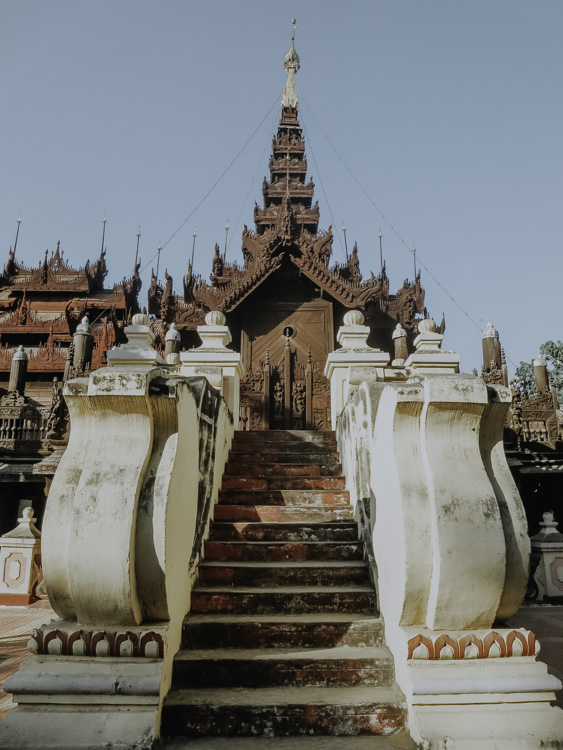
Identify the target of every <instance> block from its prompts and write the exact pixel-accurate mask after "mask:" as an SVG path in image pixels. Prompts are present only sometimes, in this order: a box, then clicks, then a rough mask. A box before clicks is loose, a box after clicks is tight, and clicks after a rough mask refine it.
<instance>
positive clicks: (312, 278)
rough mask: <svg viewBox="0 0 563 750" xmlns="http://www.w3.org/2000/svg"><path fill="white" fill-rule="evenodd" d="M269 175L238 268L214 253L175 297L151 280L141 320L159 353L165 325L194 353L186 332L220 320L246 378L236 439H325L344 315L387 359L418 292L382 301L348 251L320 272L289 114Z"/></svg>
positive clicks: (420, 298) (314, 213) (300, 147)
mask: <svg viewBox="0 0 563 750" xmlns="http://www.w3.org/2000/svg"><path fill="white" fill-rule="evenodd" d="M269 169H270V178H269V180H266V179H265V180H264V182H263V186H262V195H263V206H262V207H260V206H258V205H256V206H255V209H254V224H255V229H254V231H252V230H250V229H248V227H246V226H245V227H244V231H243V233H242V254H243V258H244V264H243V265H242V266H239V265H238V264H237V263H236V262H235V263H226V262H225V258H224V257H223V255H222V254H221V252H220V249H219V246H218V245H216V246H215V254H214V257H213V260H212V273H211V276H210V279H209V282H207V281H205V280H204V279H202V278H201V277H200V276H196V275H194V274H193V272H192V268H191V267H188V272H187V274H186V276H185V277H184V280H183V281H184V295H183V296H181V297H180V296H175V295H174V294H173V293H172V288H173V285H172V278H171V277H170V276H169V275H168V274H166V283H165V285H164V286H162V285H161V284H160V283H159V281H158V279H157V278H156V276H155V275H154V274H153V276H152V282H151V286H150V289H149V313H151V314H153V315H154V316H155V317H156V318H157V319H156V321H155V322H154V324H153V330H154V332H155V334H156V343H157V346H159V347H160V348H161V349H164V336H165V334H166V331H167V329H168V327H169V325H170V323H172V322H175V323H176V326H177V328H178V330H179V331H180V334H181V336H182V343H183V346H184V347H186V348H191V347H192V346H197V345H198V343H199V341H198V338H197V334H196V328H197V326H198V325H202V324H203V323H204V317H205V314H206V313H207V312H208V311H210V310H221V311H222V312H224V313H225V315H226V317H227V324H228V325H229V327H230V329H231V333H232V336H233V343H232V346H233V348H234V349H236V350H239V351H241V353H242V358H243V363H244V367H245V370H246V375H245V378H244V380H243V382H242V391H241V419H242V424H243V426H244V427H245V429H276V428H280V429H281V428H286V429H287V428H294V429H299V428H315V429H328V425H329V422H330V420H329V413H330V393H329V390H330V389H329V384H328V382H327V380H326V379H325V378H324V375H323V372H324V366H325V363H326V358H327V355H328V354H329V353H330V352H331V351H333V350H334V349H335V347H336V333H337V330H338V328H339V326H340V325H341V324H342V319H343V316H344V314H345V312H346V310H348V309H350V308H352V309H360V310H362V311H363V313H364V315H365V319H366V325H368V326H369V327H370V328H371V335H370V338H369V341H368V343H369V344H370V345H371V346H375V347H379V348H381V349H385V350H386V351H390V352H391V351H392V331H393V329H394V327H395V326H396V324H397V323H401V324H402V325H403V327H404V328H405V329H406V331H407V333H408V334H409V338H410V339H411V340H412V338H413V337H414V333H415V319H416V315H417V314H418V315H421V314H424V312H425V308H424V289H423V287H422V285H421V283H420V275H417V277H416V279H415V280H414V281H413V282H411V281H408V280H406V281H405V282H404V284H403V286H402V288H401V289H400V290H399V291H398V292H397V294H394V295H391V294H389V279H388V277H387V274H386V272H385V266H383V268H382V269H381V272H380V274H379V275H378V276H374V275H373V274H372V275H371V276H370V278H368V279H363V278H362V274H361V272H360V267H359V261H358V253H357V247H354V249H353V251H352V253H351V255H350V257H349V259H348V261H347V262H346V263H344V264H334V265H332V266H330V259H331V255H332V242H333V235H332V228H331V227H329V228H328V230H327V231H322V230H319V229H318V222H319V206H318V203H316V202H315V203H314V202H313V199H314V184H313V181H312V180H311V179H309V180H307V160H306V156H305V142H304V139H303V134H302V130H301V127H300V124H299V120H298V116H297V108H296V107H291V106H284V107H282V115H281V119H280V122H279V127H278V131H277V134H276V136H275V137H274V139H273V143H272V155H271V157H270V161H269ZM443 327H444V323H442V329H443Z"/></svg>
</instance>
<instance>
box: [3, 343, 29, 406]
mask: <svg viewBox="0 0 563 750" xmlns="http://www.w3.org/2000/svg"><path fill="white" fill-rule="evenodd" d="M27 361H28V358H27V354H26V353H25V350H24V348H23V346H21V345H20V346H19V347H18V350H17V352H15V354H14V356H13V357H12V366H11V368H10V380H9V383H8V391H9V392H12V391H17V392H18V393H20V394H21V395H22V396H23V394H24V392H25V378H26V375H27Z"/></svg>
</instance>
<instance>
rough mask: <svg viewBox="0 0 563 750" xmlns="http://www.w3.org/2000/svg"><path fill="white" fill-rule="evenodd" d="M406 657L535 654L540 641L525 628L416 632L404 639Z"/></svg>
mask: <svg viewBox="0 0 563 750" xmlns="http://www.w3.org/2000/svg"><path fill="white" fill-rule="evenodd" d="M407 647H408V656H407V659H426V660H429V659H431V660H432V659H495V658H507V657H511V656H536V655H537V654H539V652H540V644H539V642H538V641H537V640H536V636H535V635H534V634H533V633H532V632H530V631H529V630H523V629H520V630H500V629H499V630H490V631H488V632H487V631H475V632H473V633H472V632H465V633H457V634H456V633H438V632H437V633H431V632H427V633H426V634H425V635H423V634H421V633H418V634H417V635H414V636H413V637H412V638H409V640H408V642H407Z"/></svg>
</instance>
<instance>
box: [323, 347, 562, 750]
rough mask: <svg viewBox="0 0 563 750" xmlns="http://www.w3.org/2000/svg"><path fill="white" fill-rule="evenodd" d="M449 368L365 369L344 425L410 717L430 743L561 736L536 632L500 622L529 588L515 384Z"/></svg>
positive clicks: (558, 742) (343, 447)
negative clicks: (510, 454) (510, 431)
mask: <svg viewBox="0 0 563 750" xmlns="http://www.w3.org/2000/svg"><path fill="white" fill-rule="evenodd" d="M435 356H436V358H438V357H440V356H441V355H440V354H437V355H435ZM438 364H439V363H438ZM452 370H453V366H452V367H451V368H450V371H449V373H448V374H444V373H441V372H440V368H438V367H436V368H435V369H433V370H430V371H425V369H424V368H419V369H418V370H417V371H416V372H413V371H412V370H411V377H410V378H409V379H408V380H406V381H404V382H389V381H388V380H387V381H379V382H378V381H375V382H374V381H372V380H368V379H366V382H364V383H362V384H361V385H360V386H359V387H358V389H357V390H356V391H355V392H354V393H353V394H351V395H350V396H349V399H348V402H347V403H346V405H345V407H344V410H343V412H342V414H341V415H340V417H339V419H338V424H337V438H338V446H339V451H340V456H341V459H342V462H343V466H344V470H345V473H346V476H347V481H348V488H349V490H350V495H351V499H352V502H353V503H354V504H355V506H356V513H357V516H358V517H359V518H360V519H361V520H363V523H364V525H366V524H369V527H370V529H369V530H370V531H371V539H372V542H373V556H374V560H375V566H374V567H375V570H374V573H375V575H376V577H377V586H378V593H379V603H380V608H381V612H382V615H383V617H384V620H385V634H386V640H387V643H388V645H389V646H390V648H391V650H392V651H393V655H394V658H395V669H396V676H397V681H398V683H399V685H400V687H401V689H402V690H403V692H404V694H405V696H406V699H407V703H408V707H409V727H410V730H411V732H412V734H413V737H414V738H415V739H416V740H417V741H418V742H421V743H423V744H424V747H425V748H427V749H428V750H430V749H434V748H435V749H436V750H437V749H438V748H440V749H442V748H444V747H452V748H454V747H455V748H456V750H458V749H459V748H462V749H463V750H476V749H477V748H479V749H483V750H484V748H493V747H494V748H499V750H508V749H509V748H516V747H518V748H527V749H529V750H532V748H534V749H536V748H538V749H539V748H540V747H542V748H543V747H551V748H555V747H563V741H562V739H561V738H563V714H562V712H561V711H560V710H559V709H554V708H551V707H550V705H549V702H550V700H553V697H554V690H556V689H558V687H559V686H560V683H559V681H558V680H556V679H555V678H553V677H551V676H550V675H548V674H547V671H546V668H545V665H543V664H541V663H539V662H537V661H536V660H535V656H536V654H537V651H538V648H537V642H536V641H535V639H534V637H533V634H527V633H525V632H523V631H505V630H502V628H501V629H500V630H498V626H497V629H496V630H495V629H494V623H495V620H501V619H503V618H506V617H508V616H509V615H512V614H514V613H515V612H516V611H517V609H518V607H519V605H520V603H521V601H522V599H523V596H524V591H525V587H526V582H527V577H528V564H529V549H530V545H529V540H528V537H527V533H526V531H527V529H526V521H525V516H524V512H523V507H522V502H521V500H520V497H519V495H518V492H517V489H516V486H515V485H514V482H513V480H512V478H511V475H510V472H509V470H508V466H507V464H506V458H505V456H504V451H503V447H502V430H503V424H504V420H505V416H506V410H507V408H508V404H509V395H508V393H507V391H506V389H505V388H502V387H497V386H493V387H491V386H486V385H485V384H484V383H483V381H482V380H480V379H478V378H475V377H472V376H468V375H459V374H457V373H455V372H452ZM361 508H367V509H369V510H368V512H367V513H364V512H363V511H362V512H361V513H360V512H359V511H360V509H361ZM366 531H367V530H366V529H364V533H365V532H366ZM477 706H478V714H479V721H476V720H475V716H474V712H475V710H476V707H477ZM516 706H518V713H517V714H516V713H515V707H516ZM448 743H449V744H448Z"/></svg>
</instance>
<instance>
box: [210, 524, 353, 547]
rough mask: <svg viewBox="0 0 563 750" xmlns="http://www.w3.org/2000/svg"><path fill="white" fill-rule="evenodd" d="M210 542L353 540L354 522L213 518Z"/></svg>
mask: <svg viewBox="0 0 563 750" xmlns="http://www.w3.org/2000/svg"><path fill="white" fill-rule="evenodd" d="M209 539H210V540H211V541H262V542H287V543H292V542H321V541H322V542H325V541H326V542H337V541H338V542H356V541H357V540H358V527H357V525H356V524H355V523H345V522H342V523H338V522H332V523H330V522H329V523H305V522H298V523H283V522H281V523H280V522H278V523H275V522H274V523H230V522H228V521H224V522H221V521H214V522H213V523H212V524H211V528H210V531H209Z"/></svg>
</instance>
